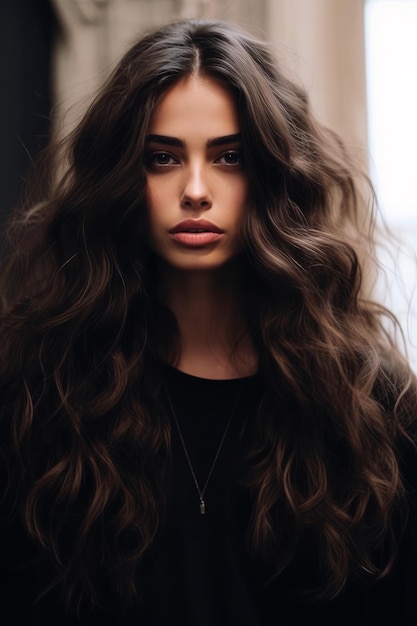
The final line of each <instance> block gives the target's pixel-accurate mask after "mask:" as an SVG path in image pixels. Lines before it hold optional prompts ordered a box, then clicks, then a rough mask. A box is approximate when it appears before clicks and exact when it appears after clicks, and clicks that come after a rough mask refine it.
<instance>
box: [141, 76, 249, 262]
mask: <svg viewBox="0 0 417 626" xmlns="http://www.w3.org/2000/svg"><path fill="white" fill-rule="evenodd" d="M146 149H147V153H146V163H147V166H146V167H147V204H148V211H149V241H150V246H151V248H152V250H153V251H154V252H156V254H157V255H158V256H159V257H160V258H162V259H163V260H164V261H165V262H167V263H168V264H169V265H170V266H172V267H175V268H177V269H181V270H198V269H204V270H207V269H217V268H219V267H221V266H222V265H224V264H225V263H226V262H227V261H229V260H230V259H232V258H233V257H234V256H236V254H237V253H238V252H239V250H240V247H241V245H240V236H239V232H240V224H241V221H242V217H243V214H244V211H245V208H246V204H247V196H248V180H247V175H246V172H245V168H244V165H243V163H242V139H241V135H240V125H239V117H238V111H237V108H236V103H235V101H234V99H233V97H232V95H231V94H230V93H229V91H228V90H227V89H225V88H224V87H223V86H222V85H220V84H219V83H217V82H216V81H214V80H212V79H210V78H204V77H196V76H189V77H187V78H186V79H183V80H181V81H180V82H178V83H176V84H175V85H174V86H173V87H171V88H170V89H169V90H168V91H167V92H166V93H165V94H164V95H163V97H162V99H161V101H160V103H159V105H158V107H157V109H156V111H155V114H154V116H153V118H152V122H151V125H150V129H149V133H148V137H147V146H146Z"/></svg>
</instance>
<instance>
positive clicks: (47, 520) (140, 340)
mask: <svg viewBox="0 0 417 626" xmlns="http://www.w3.org/2000/svg"><path fill="white" fill-rule="evenodd" d="M193 72H194V73H196V72H198V73H201V74H204V75H207V76H210V77H213V78H214V79H216V80H219V81H221V82H222V83H223V84H226V85H227V86H228V88H229V89H231V90H232V92H233V94H234V95H235V97H236V99H237V103H238V107H239V112H240V118H241V129H242V135H243V141H244V151H245V163H246V167H247V172H248V176H249V177H250V184H251V201H250V207H249V208H248V211H247V215H246V219H245V224H244V226H243V233H242V236H243V240H244V254H243V257H242V263H243V264H245V271H246V272H247V275H248V294H247V295H248V301H249V300H250V306H248V310H249V311H250V326H251V329H252V333H253V340H254V341H255V344H256V346H257V348H258V351H259V357H260V369H261V373H262V375H263V377H264V380H265V396H264V398H263V400H262V402H261V406H260V409H259V413H258V416H257V423H256V432H257V435H256V438H255V440H254V445H253V449H252V450H251V452H250V455H249V458H248V476H247V480H246V482H247V485H248V487H249V489H250V491H251V493H252V499H253V515H252V522H251V528H250V545H251V547H252V548H253V549H254V550H255V551H256V552H257V553H259V554H266V553H269V554H273V555H274V559H275V562H276V570H277V572H280V571H282V570H284V569H285V568H286V566H287V565H288V563H290V562H291V559H292V557H293V555H294V553H295V551H296V548H297V545H298V543H299V541H300V539H301V538H302V536H303V533H305V532H306V531H307V530H308V532H311V533H312V536H313V537H314V541H315V542H316V545H318V546H319V551H320V555H319V556H318V557H317V558H318V559H320V560H321V563H322V565H323V570H324V572H325V577H324V583H323V585H322V588H321V593H322V594H323V595H324V596H325V597H329V596H332V595H334V594H336V593H337V592H338V591H339V590H340V589H341V588H342V587H343V584H344V583H345V581H346V580H347V578H349V577H355V576H360V575H361V574H362V573H364V572H365V573H367V574H369V575H371V576H378V575H381V574H383V573H385V572H386V571H387V570H388V569H389V567H390V565H391V563H392V559H393V557H394V555H395V546H394V544H393V542H391V539H392V535H393V516H394V511H395V510H397V511H398V510H401V507H399V503H400V501H401V500H402V496H403V493H404V486H403V484H402V478H401V474H400V470H399V464H398V459H397V452H396V449H397V445H398V440H399V438H401V437H403V438H405V437H406V433H407V429H408V427H409V423H411V420H412V406H413V402H414V403H415V400H416V396H415V387H413V384H414V383H413V382H412V376H411V372H410V370H409V368H408V366H407V365H406V363H405V362H404V360H403V359H402V358H401V356H400V353H399V351H398V350H397V348H396V346H395V344H394V342H393V340H391V339H390V337H389V334H388V333H387V331H386V330H384V322H383V318H384V317H386V316H387V315H389V314H388V313H387V312H386V311H384V309H383V308H382V307H380V306H378V305H376V304H375V303H373V302H371V301H370V300H369V299H368V298H367V297H366V296H365V292H364V290H363V288H362V279H363V272H362V269H361V268H362V266H363V262H364V257H363V254H364V251H365V250H366V254H367V257H366V260H367V262H368V261H369V260H370V259H371V257H372V255H371V252H370V250H371V247H370V246H371V239H370V237H369V236H368V234H366V233H360V232H359V228H358V223H359V222H360V220H361V216H362V215H363V214H364V213H363V212H364V211H366V210H367V209H366V207H365V203H364V200H363V198H362V193H361V190H362V189H363V188H364V186H363V183H364V181H365V182H366V178H364V177H362V176H361V175H360V173H359V171H358V169H357V168H356V166H355V165H354V163H353V162H352V160H351V159H350V158H349V155H348V154H347V153H346V151H345V149H344V146H343V144H342V142H341V141H340V140H339V139H338V137H337V136H335V135H334V134H333V133H331V132H330V131H328V130H326V129H324V128H322V127H321V126H320V125H319V124H318V123H317V121H316V120H315V119H314V117H313V115H312V114H311V111H310V107H309V103H308V99H307V97H306V94H305V92H304V91H303V90H302V89H300V88H299V87H298V86H297V85H296V84H294V83H293V82H292V80H290V79H289V78H288V77H287V76H286V75H285V72H283V71H282V70H280V68H279V66H278V63H277V61H276V59H275V58H274V57H273V55H272V54H271V51H270V49H269V47H268V46H267V45H265V44H263V43H262V42H260V41H257V40H256V39H254V38H253V37H252V36H250V35H248V34H246V33H244V32H242V31H240V30H239V29H237V28H236V27H234V26H232V25H230V24H227V23H223V22H218V21H194V20H186V21H182V22H178V23H173V24H169V25H167V26H164V27H162V28H160V29H158V30H156V31H155V32H152V33H151V34H149V35H147V36H146V37H144V38H143V39H141V40H140V41H139V42H138V43H137V44H136V45H134V46H133V47H132V48H131V49H130V50H129V52H128V53H127V54H126V55H125V56H124V57H123V58H122V60H121V61H120V63H119V65H118V66H117V68H116V69H115V71H114V72H113V74H112V76H111V77H110V79H109V80H108V81H107V83H106V84H105V85H104V87H103V88H102V89H101V91H100V93H99V94H98V96H97V98H96V99H95V101H94V102H93V104H92V105H91V106H90V108H89V110H88V111H87V113H86V115H85V116H84V118H83V119H82V121H81V123H80V124H79V125H78V127H77V128H76V129H75V131H74V132H73V133H72V135H71V137H70V138H69V141H68V142H67V144H66V152H65V159H66V163H67V168H66V172H65V174H64V175H62V176H61V177H60V179H59V180H58V181H55V180H54V176H52V175H50V173H51V172H53V171H54V166H55V165H56V162H57V159H58V155H59V154H60V153H59V152H58V150H57V148H55V147H53V146H51V147H50V149H49V150H48V152H47V153H46V156H45V157H44V162H43V166H42V167H41V166H40V169H39V170H37V172H36V180H37V185H38V186H37V188H33V189H32V192H31V194H30V195H29V196H28V199H27V201H26V202H25V203H24V205H23V206H22V207H21V209H20V210H19V211H18V212H17V213H16V215H15V216H14V218H13V220H12V222H11V223H10V226H9V229H8V232H7V239H5V242H4V246H3V250H4V252H3V256H4V257H6V258H5V259H4V262H3V270H2V275H1V293H2V317H1V325H0V354H1V369H0V383H1V397H2V405H1V407H0V415H1V423H2V425H1V431H2V433H5V438H4V440H5V441H6V442H7V445H6V446H3V457H4V459H5V463H4V465H5V467H6V466H7V468H8V480H9V490H8V499H7V502H8V506H9V507H10V503H11V504H12V505H13V506H12V507H11V510H12V511H13V514H14V515H18V516H20V517H21V519H22V520H23V523H24V525H25V527H26V529H27V531H28V532H29V534H30V535H31V536H32V537H33V539H34V540H35V541H36V542H38V543H39V545H41V546H42V547H43V549H44V550H45V551H46V552H47V553H49V554H50V556H51V559H52V560H53V561H54V563H55V567H56V569H57V571H58V572H59V576H58V579H57V580H58V581H59V582H61V583H62V584H63V586H64V588H65V593H66V596H67V599H68V600H69V601H71V599H72V598H74V597H79V592H80V591H81V593H82V594H84V595H85V596H87V597H90V598H91V599H92V600H94V598H95V595H94V594H95V589H96V586H97V581H98V580H99V579H100V577H103V578H105V577H106V576H107V575H109V574H110V572H111V579H112V581H113V584H114V586H116V587H118V588H120V589H125V590H126V589H128V590H130V591H132V590H134V580H135V579H134V576H133V573H134V572H135V570H136V568H137V567H138V566H140V561H141V558H142V556H143V554H144V553H145V552H146V550H147V549H148V548H149V546H150V545H151V543H152V540H153V537H154V535H155V532H156V530H157V528H158V524H159V521H160V519H159V517H160V510H161V503H162V501H163V491H164V489H163V484H164V482H163V481H164V476H165V471H166V462H167V458H168V456H169V449H170V432H169V427H168V424H167V423H166V420H165V419H164V414H163V411H162V408H161V406H159V404H158V400H157V398H158V389H159V385H160V374H159V358H158V350H159V347H158V341H157V336H156V329H155V323H154V319H155V315H156V312H157V303H156V302H155V297H154V294H153V288H152V275H151V259H150V255H149V251H148V248H147V244H146V201H145V200H146V177H145V155H144V146H145V137H146V133H147V130H148V128H149V123H150V119H151V116H152V114H153V112H154V110H155V107H156V106H157V103H158V100H159V98H160V96H161V94H162V93H163V92H164V91H165V90H166V89H167V88H168V87H169V86H170V85H172V84H174V83H175V82H177V81H178V80H179V79H180V78H182V77H184V76H187V75H189V74H191V73H193ZM55 169H56V168H55ZM369 198H370V200H369V206H368V209H369V210H371V204H372V193H371V194H370V196H369ZM369 223H370V226H369V228H368V231H369V233H371V230H372V217H371V218H370V219H369ZM362 226H363V224H362ZM361 241H362V242H363V241H364V242H365V244H366V245H365V246H361ZM249 285H250V287H249ZM282 389H285V390H286V391H285V394H283V393H282ZM16 494H17V495H16ZM387 544H388V545H389V546H390V549H389V550H388V551H386V546H387ZM69 545H70V546H71V549H70V550H68V546H69ZM382 551H383V553H384V555H385V558H384V559H382V560H380V559H379V557H380V554H379V552H382ZM387 555H388V556H387Z"/></svg>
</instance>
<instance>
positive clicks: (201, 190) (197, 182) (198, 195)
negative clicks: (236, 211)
mask: <svg viewBox="0 0 417 626" xmlns="http://www.w3.org/2000/svg"><path fill="white" fill-rule="evenodd" d="M181 206H182V207H183V208H186V209H203V210H207V209H209V208H210V207H211V206H212V197H211V193H210V190H209V185H208V181H207V173H206V172H205V169H204V167H203V166H202V165H200V164H198V163H196V164H192V165H190V166H189V167H188V168H187V170H186V178H185V182H184V188H183V190H182V196H181Z"/></svg>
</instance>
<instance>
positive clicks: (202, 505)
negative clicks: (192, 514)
mask: <svg viewBox="0 0 417 626" xmlns="http://www.w3.org/2000/svg"><path fill="white" fill-rule="evenodd" d="M200 514H201V515H205V514H206V503H205V502H204V500H203V499H201V500H200Z"/></svg>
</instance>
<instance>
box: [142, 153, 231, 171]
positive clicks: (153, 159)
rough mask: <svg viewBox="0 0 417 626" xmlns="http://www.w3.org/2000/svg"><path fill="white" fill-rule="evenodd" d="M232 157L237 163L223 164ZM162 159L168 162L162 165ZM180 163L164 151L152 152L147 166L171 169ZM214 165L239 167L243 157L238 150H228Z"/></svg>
mask: <svg viewBox="0 0 417 626" xmlns="http://www.w3.org/2000/svg"><path fill="white" fill-rule="evenodd" d="M230 156H232V157H236V161H235V162H234V163H228V162H227V161H225V162H221V160H222V159H226V158H227V157H230ZM161 157H166V158H167V161H168V162H165V163H161V162H160V161H159V160H158V159H160V158H161ZM178 163H179V160H178V159H177V158H176V157H174V156H173V155H172V154H170V153H169V152H166V151H163V150H159V151H156V152H151V153H150V154H149V156H148V158H147V165H148V167H151V168H152V167H155V168H159V167H161V168H162V167H170V166H172V165H177V164H178ZM214 163H217V164H220V165H225V166H227V167H237V166H239V165H241V164H242V155H241V153H240V152H239V151H238V150H226V152H223V153H222V154H221V155H220V156H218V157H217V158H216V159H215V161H214Z"/></svg>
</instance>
